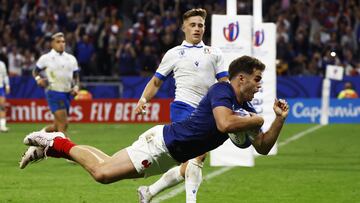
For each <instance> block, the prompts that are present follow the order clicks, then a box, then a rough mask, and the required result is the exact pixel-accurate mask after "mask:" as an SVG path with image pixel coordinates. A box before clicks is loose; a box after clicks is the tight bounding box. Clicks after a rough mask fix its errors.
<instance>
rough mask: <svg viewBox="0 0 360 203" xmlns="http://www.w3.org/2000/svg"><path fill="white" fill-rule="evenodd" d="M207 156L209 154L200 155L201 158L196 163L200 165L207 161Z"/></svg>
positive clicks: (197, 158)
mask: <svg viewBox="0 0 360 203" xmlns="http://www.w3.org/2000/svg"><path fill="white" fill-rule="evenodd" d="M206 156H207V153H205V154H203V155H200V156H198V157H196V161H197V162H198V163H203V162H204V161H205V159H206Z"/></svg>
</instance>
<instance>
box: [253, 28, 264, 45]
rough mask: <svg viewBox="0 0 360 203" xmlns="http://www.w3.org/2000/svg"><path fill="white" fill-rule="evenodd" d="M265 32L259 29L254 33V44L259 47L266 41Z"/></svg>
mask: <svg viewBox="0 0 360 203" xmlns="http://www.w3.org/2000/svg"><path fill="white" fill-rule="evenodd" d="M264 40H265V33H264V30H263V29H261V30H257V31H255V33H254V46H256V47H259V46H261V45H262V44H263V43H264Z"/></svg>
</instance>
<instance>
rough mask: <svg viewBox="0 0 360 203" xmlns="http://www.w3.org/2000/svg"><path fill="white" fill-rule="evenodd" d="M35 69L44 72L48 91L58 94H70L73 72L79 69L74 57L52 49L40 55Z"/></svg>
mask: <svg viewBox="0 0 360 203" xmlns="http://www.w3.org/2000/svg"><path fill="white" fill-rule="evenodd" d="M36 67H37V68H39V69H40V70H45V73H46V77H47V79H48V82H49V86H48V87H47V88H48V89H49V90H54V91H58V92H70V91H71V83H72V80H73V72H74V71H78V70H79V67H78V64H77V61H76V59H75V57H74V56H73V55H71V54H68V53H66V52H63V53H61V54H60V53H58V52H56V51H55V50H54V49H52V50H51V51H50V52H49V53H46V54H44V55H42V56H41V57H40V58H39V60H38V61H37V63H36Z"/></svg>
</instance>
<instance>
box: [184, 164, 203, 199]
mask: <svg viewBox="0 0 360 203" xmlns="http://www.w3.org/2000/svg"><path fill="white" fill-rule="evenodd" d="M202 165H203V164H202V163H200V164H199V163H197V161H196V160H195V159H191V160H189V163H188V165H187V167H186V170H185V190H186V203H195V202H196V195H197V192H198V190H199V187H200V184H201V182H202V172H201V168H202Z"/></svg>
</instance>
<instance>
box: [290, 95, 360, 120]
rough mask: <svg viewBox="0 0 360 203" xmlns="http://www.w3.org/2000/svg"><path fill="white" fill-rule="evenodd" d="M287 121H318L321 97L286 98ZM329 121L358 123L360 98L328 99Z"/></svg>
mask: <svg viewBox="0 0 360 203" xmlns="http://www.w3.org/2000/svg"><path fill="white" fill-rule="evenodd" d="M287 101H288V103H289V105H290V112H289V116H288V118H287V119H286V122H287V123H319V122H320V117H321V99H288V100H287ZM328 113H329V123H360V99H341V100H339V99H330V107H329V112H328Z"/></svg>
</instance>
